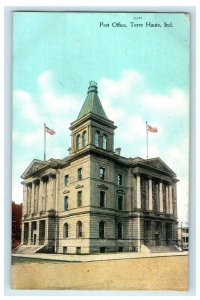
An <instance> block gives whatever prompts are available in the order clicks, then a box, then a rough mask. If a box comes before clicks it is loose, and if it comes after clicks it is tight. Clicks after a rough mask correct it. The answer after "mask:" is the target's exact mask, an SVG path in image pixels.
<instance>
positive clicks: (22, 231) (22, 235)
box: [21, 222, 24, 244]
mask: <svg viewBox="0 0 200 300" xmlns="http://www.w3.org/2000/svg"><path fill="white" fill-rule="evenodd" d="M23 243H24V222H22V230H21V244H23Z"/></svg>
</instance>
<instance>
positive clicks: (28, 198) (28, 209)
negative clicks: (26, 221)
mask: <svg viewBox="0 0 200 300" xmlns="http://www.w3.org/2000/svg"><path fill="white" fill-rule="evenodd" d="M27 213H28V215H29V214H30V213H31V187H30V184H29V185H28V186H27Z"/></svg>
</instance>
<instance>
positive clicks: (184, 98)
mask: <svg viewBox="0 0 200 300" xmlns="http://www.w3.org/2000/svg"><path fill="white" fill-rule="evenodd" d="M131 22H132V23H131ZM165 22H166V23H167V24H168V25H171V26H169V27H165V26H164V24H165ZM133 23H134V24H133ZM100 24H102V26H100ZM131 24H132V25H133V26H131ZM158 24H160V26H158ZM121 25H126V26H123V27H122V26H121ZM134 25H135V26H134ZM152 25H154V26H152ZM156 25H157V26H156ZM189 33H190V23H189V18H188V16H187V15H186V14H180V13H178V14H177V13H171V14H167V13H165V14H161V13H159V14H149V13H138V14H136V13H125V14H119V13H112V14H109V13H102V14H100V13H93V14H92V13H60V12H58V13H51V12H49V13H44V12H39V13H38V12H34V13H32V12H17V13H14V15H13V173H12V174H13V175H12V176H13V178H12V180H13V189H12V190H13V196H12V197H13V199H12V200H13V201H15V202H16V203H21V202H22V201H23V187H22V185H21V181H22V179H21V178H20V176H21V175H22V173H23V172H24V171H25V169H26V168H27V167H28V166H29V164H30V163H31V162H32V160H33V159H41V160H43V155H44V154H43V153H44V147H43V124H44V123H46V124H47V126H48V127H49V128H51V129H53V130H54V131H55V132H56V134H55V135H53V136H51V135H47V159H49V158H51V157H53V158H64V157H65V156H67V155H68V148H69V147H70V130H69V127H70V123H71V122H73V121H74V120H75V119H76V118H77V116H78V114H79V111H80V109H81V107H82V104H83V102H84V100H85V98H86V96H87V88H88V85H89V81H90V80H94V81H96V82H97V84H98V94H99V98H100V100H101V102H102V105H103V107H104V110H105V112H106V115H107V116H108V118H109V119H111V120H112V121H114V122H115V125H116V126H117V129H116V130H115V148H118V147H120V148H121V149H122V150H121V155H122V156H125V157H136V156H139V157H142V158H146V121H148V123H149V124H150V125H151V126H153V127H157V128H158V133H149V140H148V141H149V158H152V157H160V158H161V159H162V160H163V161H164V162H165V163H166V164H167V165H168V166H169V167H170V168H171V169H172V170H173V171H174V172H175V173H176V174H177V178H178V179H179V182H178V184H177V189H178V217H179V221H183V222H187V221H188V178H189V105H190V99H189V94H190V90H189V88H190V86H189V77H190V76H189V75H190V74H189V47H190V46H189V45H190V35H189Z"/></svg>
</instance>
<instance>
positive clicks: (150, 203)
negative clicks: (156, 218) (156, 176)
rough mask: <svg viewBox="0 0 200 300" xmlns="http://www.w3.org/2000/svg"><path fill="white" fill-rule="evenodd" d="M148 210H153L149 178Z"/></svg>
mask: <svg viewBox="0 0 200 300" xmlns="http://www.w3.org/2000/svg"><path fill="white" fill-rule="evenodd" d="M149 210H150V211H152V210H153V197H152V180H151V179H149Z"/></svg>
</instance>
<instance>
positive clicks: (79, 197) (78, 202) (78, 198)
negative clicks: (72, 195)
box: [77, 191, 82, 207]
mask: <svg viewBox="0 0 200 300" xmlns="http://www.w3.org/2000/svg"><path fill="white" fill-rule="evenodd" d="M77 206H78V207H80V206H82V192H81V191H79V192H78V193H77Z"/></svg>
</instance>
